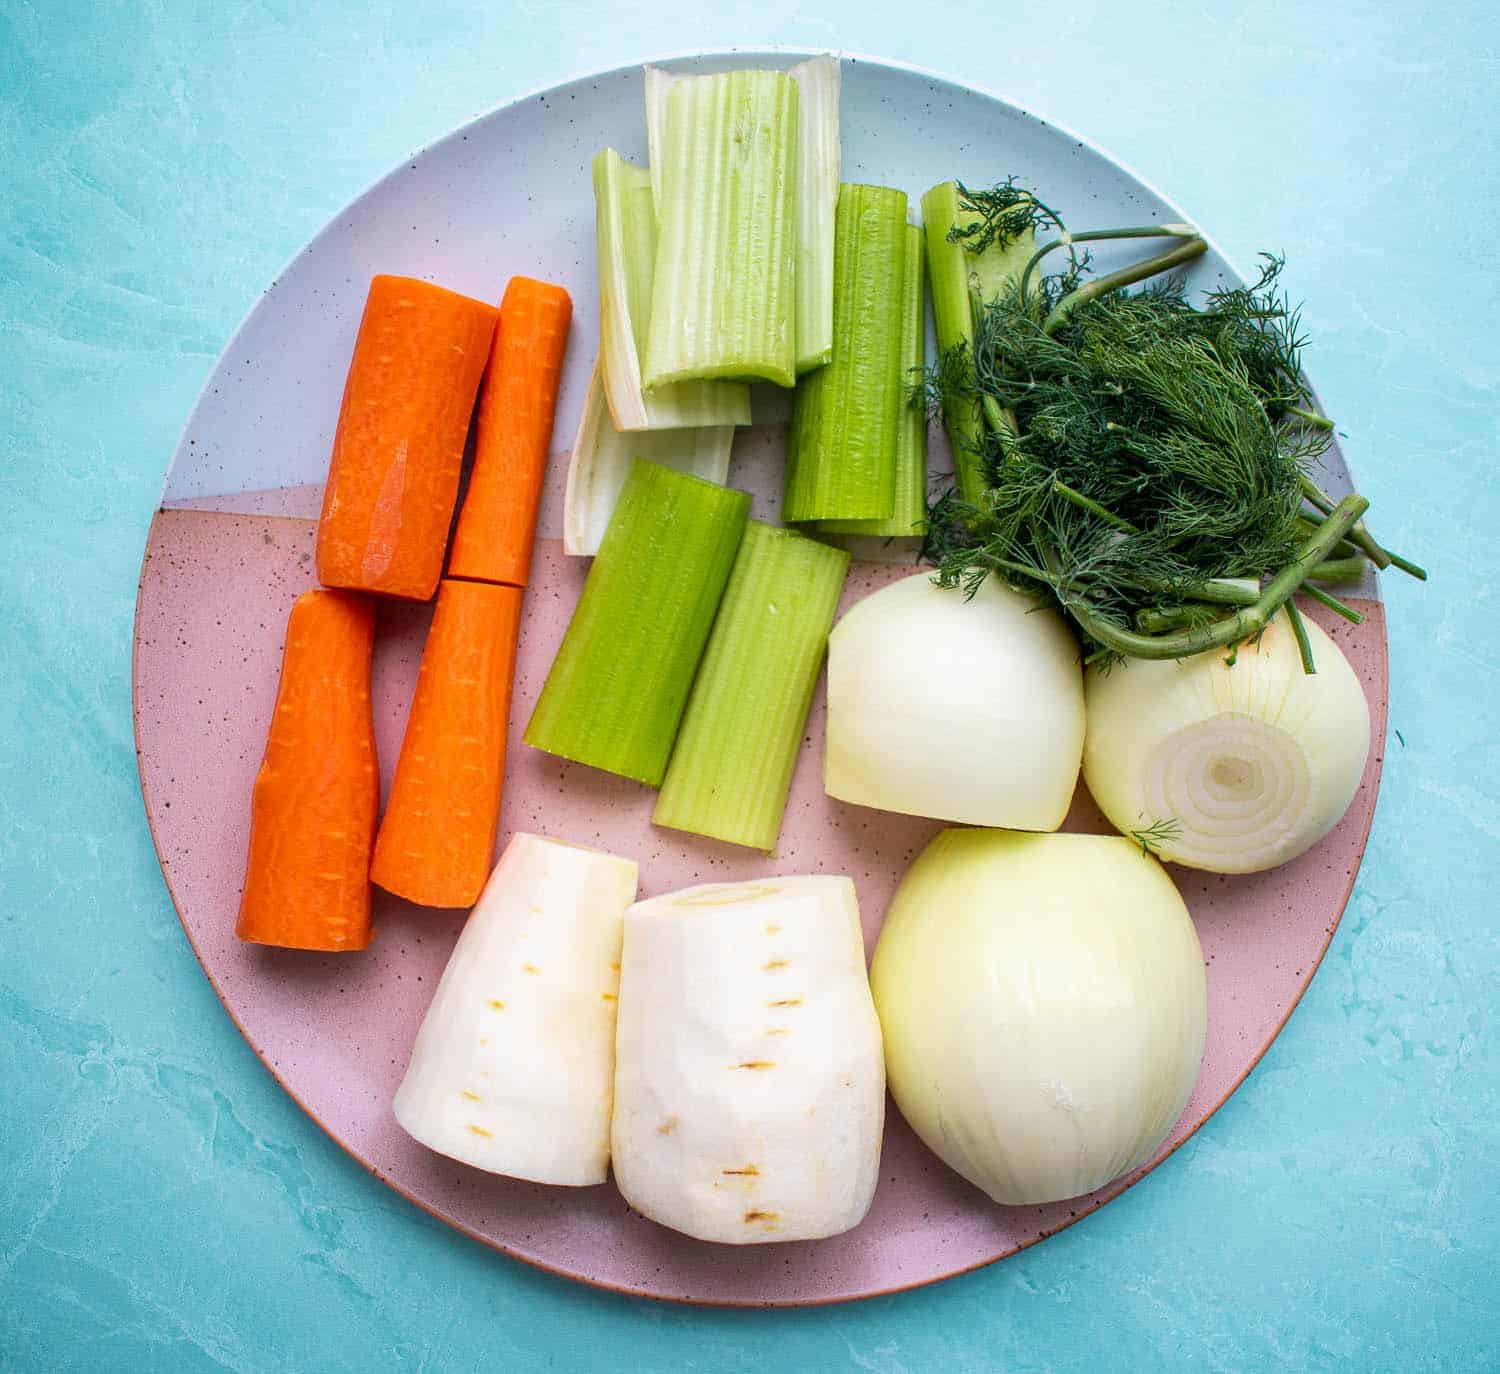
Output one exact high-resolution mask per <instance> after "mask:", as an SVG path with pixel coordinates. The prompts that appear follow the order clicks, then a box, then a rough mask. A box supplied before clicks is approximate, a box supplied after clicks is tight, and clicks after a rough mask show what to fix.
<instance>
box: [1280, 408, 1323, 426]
mask: <svg viewBox="0 0 1500 1374" xmlns="http://www.w3.org/2000/svg"><path fill="white" fill-rule="evenodd" d="M1286 413H1287V414H1288V415H1295V416H1296V417H1297V418H1298V419H1299V420H1304V421H1306V422H1307V423H1308V424H1310V425H1314V426H1316V427H1317V428H1318V429H1332V428H1333V421H1332V420H1330V419H1329V418H1328V417H1327V416H1326V415H1319V414H1318V413H1317V411H1315V410H1303V409H1302V407H1301V406H1288V407H1287V408H1286Z"/></svg>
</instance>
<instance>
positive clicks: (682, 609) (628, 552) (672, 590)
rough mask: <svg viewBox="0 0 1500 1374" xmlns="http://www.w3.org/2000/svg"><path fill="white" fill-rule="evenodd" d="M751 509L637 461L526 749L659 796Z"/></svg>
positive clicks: (735, 494) (728, 494) (708, 486)
mask: <svg viewBox="0 0 1500 1374" xmlns="http://www.w3.org/2000/svg"><path fill="white" fill-rule="evenodd" d="M749 510H750V498H749V496H747V495H746V494H745V493H744V492H742V491H734V490H732V489H730V488H727V487H720V486H715V485H714V484H713V483H712V482H703V481H700V480H699V479H698V478H696V477H689V476H687V475H686V474H685V473H681V472H673V471H671V470H670V469H669V468H664V467H659V466H658V465H657V464H655V463H646V462H641V461H637V462H636V463H635V464H634V466H633V467H632V468H631V470H630V475H629V476H628V477H627V478H626V479H625V486H624V489H623V490H622V491H621V492H620V499H619V501H618V502H617V503H616V505H615V512H614V515H613V517H612V518H611V520H610V522H609V528H608V529H607V530H606V531H605V533H604V541H603V543H602V544H601V545H600V546H599V556H598V557H597V558H596V559H595V560H594V566H593V567H592V568H591V569H590V570H589V575H588V579H587V581H585V583H584V585H583V594H582V595H581V596H580V597H579V598H578V605H577V606H576V607H575V608H574V611H573V619H572V620H571V621H570V622H569V624H568V630H567V633H566V634H565V635H564V636H563V642H562V647H561V648H560V649H559V650H558V651H557V657H556V658H555V659H553V661H552V669H551V671H550V672H549V673H548V674H547V681H546V684H545V685H544V686H543V688H542V694H541V697H540V698H539V699H538V701H537V704H536V710H535V711H533V712H532V716H531V722H530V724H528V725H527V727H526V735H525V739H526V743H527V744H530V745H532V746H533V747H534V748H537V749H544V750H546V752H547V753H549V754H558V755H560V756H561V757H563V758H565V759H573V760H575V761H576V762H578V763H587V764H590V765H592V766H593V767H595V768H602V769H605V770H606V771H607V772H610V773H619V774H621V775H622V776H624V777H627V778H634V779H636V781H638V782H644V783H646V784H648V785H649V786H652V787H656V786H658V785H659V784H660V783H661V780H662V777H663V775H664V774H665V773H666V771H667V760H668V758H669V757H670V755H671V752H672V741H673V740H674V739H675V738H676V736H677V726H678V723H679V722H680V721H681V719H682V712H683V707H684V706H685V705H686V704H687V697H688V690H689V688H690V687H691V686H692V682H693V674H694V672H695V671H696V670H697V667H698V660H699V659H700V658H701V657H702V654H703V646H704V644H705V642H706V641H707V639H708V632H709V629H710V627H711V626H712V625H713V619H714V612H715V611H716V610H717V609H718V606H719V598H720V597H721V596H722V595H723V592H724V584H725V582H726V581H727V580H728V578H729V570H730V568H731V567H732V566H733V564H734V559H735V553H736V551H737V549H738V548H739V543H740V536H741V535H742V534H743V533H744V529H745V520H746V518H747V516H748V514H749Z"/></svg>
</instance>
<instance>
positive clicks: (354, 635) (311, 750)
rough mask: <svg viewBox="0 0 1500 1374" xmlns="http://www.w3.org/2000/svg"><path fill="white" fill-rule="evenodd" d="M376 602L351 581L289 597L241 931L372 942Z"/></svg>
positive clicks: (339, 943)
mask: <svg viewBox="0 0 1500 1374" xmlns="http://www.w3.org/2000/svg"><path fill="white" fill-rule="evenodd" d="M374 642H375V608H374V606H373V605H372V604H371V603H370V602H369V601H368V600H366V599H365V598H364V597H362V596H355V595H353V594H352V593H350V592H325V591H310V592H303V593H302V595H301V596H299V597H298V598H297V600H296V602H295V603H294V604H293V606H292V613H291V616H290V618H289V619H288V620H287V626H286V649H285V650H284V651H283V654H282V659H281V684H280V686H279V687H278V688H277V690H276V707H275V710H274V711H273V712H272V714H271V730H270V734H269V735H268V737H267V739H266V752H265V756H264V758H263V759H262V760H261V765H260V771H259V772H258V773H257V774H256V776H255V789H254V791H253V792H252V794H251V798H250V852H249V856H248V859H247V861H246V864H245V888H244V895H243V896H242V897H241V899H240V914H239V921H238V923H237V924H236V926H235V934H237V935H238V936H239V937H240V939H241V940H249V941H252V942H253V943H255V944H261V945H282V946H284V947H285V948H287V949H319V950H347V949H364V947H365V946H366V945H368V944H369V943H370V849H371V846H372V845H373V844H374V841H375V817H376V814H377V813H378V811H379V810H380V769H379V766H378V765H377V762H376V758H375V723H374V720H373V719H372V716H371V711H370V652H371V649H372V647H373V646H374Z"/></svg>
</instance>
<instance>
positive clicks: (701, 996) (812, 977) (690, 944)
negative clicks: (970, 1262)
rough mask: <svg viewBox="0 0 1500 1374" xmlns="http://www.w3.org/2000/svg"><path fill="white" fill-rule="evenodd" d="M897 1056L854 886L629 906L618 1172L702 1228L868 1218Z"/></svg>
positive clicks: (719, 1237) (826, 1232) (704, 894)
mask: <svg viewBox="0 0 1500 1374" xmlns="http://www.w3.org/2000/svg"><path fill="white" fill-rule="evenodd" d="M884 1120H885V1064H884V1059H883V1056H882V1051H881V1041H880V1024H879V1022H878V1021H877V1020H876V1017H875V1009H874V1004H873V1003H872V1001H871V998H870V989H869V983H868V980H867V978H866V975H865V959H864V943H863V940H862V938H861V935H860V926H859V907H858V904H857V902H856V900H855V895H854V884H853V883H851V882H850V881H849V879H848V878H843V877H827V876H822V877H790V878H767V879H762V880H759V881H756V882H747V883H728V884H710V885H705V886H700V887H691V888H687V889H686V890H684V891H682V892H676V893H672V894H670V895H668V896H664V897H656V898H653V899H651V900H649V901H643V902H637V903H636V904H635V905H634V906H632V907H631V908H630V910H629V911H627V912H626V914H625V939H624V947H623V951H622V954H621V974H620V1019H619V1030H618V1035H617V1038H616V1068H615V1108H614V1123H613V1128H612V1149H613V1155H614V1160H613V1162H614V1172H615V1181H616V1183H617V1184H618V1185H619V1188H620V1191H621V1192H622V1193H623V1194H624V1196H625V1200H626V1201H627V1202H629V1203H630V1205H631V1206H632V1207H634V1208H635V1209H636V1210H637V1211H638V1212H640V1213H641V1214H642V1215H644V1216H647V1217H649V1218H651V1219H652V1220H653V1221H657V1222H660V1223H661V1224H662V1225H664V1226H670V1227H672V1228H673V1229H674V1230H678V1231H682V1232H684V1233H685V1234H687V1235H690V1236H695V1237H697V1238H698V1239H700V1240H710V1241H722V1242H727V1243H729V1244H735V1245H744V1244H754V1243H758V1242H765V1241H786V1240H815V1239H818V1238H820V1237H823V1236H832V1235H837V1234H838V1233H839V1232H841V1231H847V1230H848V1229H849V1228H850V1227H851V1226H855V1225H857V1224H858V1223H859V1222H860V1221H861V1220H862V1219H863V1218H864V1215H865V1213H866V1212H867V1211H868V1210H869V1206H870V1200H871V1198H872V1197H873V1196H874V1192H875V1183H876V1178H877V1176H878V1173H879V1167H880V1139H881V1131H882V1128H883V1126H884Z"/></svg>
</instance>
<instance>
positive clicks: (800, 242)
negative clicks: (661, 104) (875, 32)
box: [648, 55, 839, 376]
mask: <svg viewBox="0 0 1500 1374" xmlns="http://www.w3.org/2000/svg"><path fill="white" fill-rule="evenodd" d="M791 75H792V80H793V81H795V82H796V83H797V130H798V138H797V142H798V148H797V373H798V375H799V376H800V375H801V374H802V373H804V372H810V371H811V370H812V369H813V368H815V367H822V366H823V364H824V363H826V362H827V361H828V360H829V359H830V358H831V357H833V219H834V214H835V212H836V209H837V206H838V199H839V62H838V58H836V57H830V56H827V55H825V56H823V57H812V58H809V59H808V60H807V61H806V62H799V63H798V64H797V65H796V66H795V67H793V68H792V73H791ZM648 103H649V102H648Z"/></svg>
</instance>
